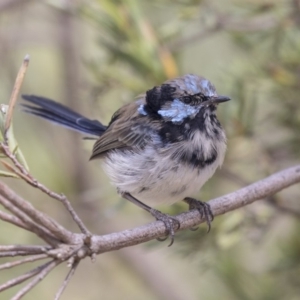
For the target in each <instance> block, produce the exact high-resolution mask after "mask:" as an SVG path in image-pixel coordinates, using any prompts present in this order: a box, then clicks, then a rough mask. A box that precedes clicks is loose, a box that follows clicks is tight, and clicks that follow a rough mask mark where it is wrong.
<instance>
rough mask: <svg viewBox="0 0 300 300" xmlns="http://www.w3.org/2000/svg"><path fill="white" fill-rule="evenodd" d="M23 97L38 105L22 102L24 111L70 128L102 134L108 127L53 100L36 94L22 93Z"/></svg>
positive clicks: (97, 134)
mask: <svg viewBox="0 0 300 300" xmlns="http://www.w3.org/2000/svg"><path fill="white" fill-rule="evenodd" d="M22 98H23V99H24V100H26V101H28V102H30V103H31V104H34V105H36V106H32V105H30V104H21V105H22V107H23V111H24V112H26V113H29V114H32V115H35V116H38V117H41V118H44V119H46V120H48V121H52V122H54V123H57V124H59V125H62V126H65V127H67V128H69V129H73V130H76V131H79V132H82V133H87V134H91V135H95V136H100V135H102V133H103V132H104V131H105V130H106V128H107V127H106V126H105V125H103V124H101V123H100V122H99V121H97V120H90V119H88V118H86V117H84V116H82V115H81V114H79V113H77V112H75V111H73V110H71V109H70V108H68V107H66V106H64V105H62V104H60V103H57V102H55V101H53V100H50V99H47V98H44V97H39V96H34V95H22Z"/></svg>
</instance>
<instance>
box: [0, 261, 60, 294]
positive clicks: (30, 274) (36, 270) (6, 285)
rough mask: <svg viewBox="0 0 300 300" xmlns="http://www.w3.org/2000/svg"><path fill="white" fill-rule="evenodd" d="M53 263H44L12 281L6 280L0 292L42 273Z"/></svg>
mask: <svg viewBox="0 0 300 300" xmlns="http://www.w3.org/2000/svg"><path fill="white" fill-rule="evenodd" d="M53 262H55V261H54V260H52V261H48V262H47V263H45V264H43V265H41V266H38V267H37V268H34V269H32V270H30V271H28V272H26V273H25V274H23V275H21V276H18V277H16V278H14V279H11V280H8V281H7V282H5V283H3V284H1V285H0V292H2V291H5V290H7V289H9V288H11V287H13V286H16V285H18V284H20V283H22V282H24V281H25V280H27V279H29V278H31V277H33V276H34V275H36V274H38V273H40V272H41V271H43V270H44V269H45V268H47V267H49V266H50V265H51V264H52V263H53Z"/></svg>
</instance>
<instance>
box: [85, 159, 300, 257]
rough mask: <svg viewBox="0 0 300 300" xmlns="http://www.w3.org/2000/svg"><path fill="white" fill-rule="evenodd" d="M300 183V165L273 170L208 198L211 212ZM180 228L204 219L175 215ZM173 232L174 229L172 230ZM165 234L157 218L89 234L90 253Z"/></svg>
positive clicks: (216, 213)
mask: <svg viewBox="0 0 300 300" xmlns="http://www.w3.org/2000/svg"><path fill="white" fill-rule="evenodd" d="M299 182H300V165H297V166H294V167H291V168H288V169H285V170H283V171H280V172H278V173H275V174H273V175H271V176H269V177H267V178H265V179H262V180H260V181H258V182H255V183H253V184H250V185H248V186H246V187H244V188H242V189H239V190H237V191H235V192H233V193H230V194H227V195H225V196H222V197H219V198H216V199H213V200H210V201H209V202H208V203H209V204H210V207H211V210H212V213H213V214H214V216H219V215H222V214H225V213H228V212H230V211H232V210H235V209H238V208H241V207H243V206H246V205H248V204H251V203H253V202H254V201H257V200H260V199H263V198H266V197H268V196H271V195H273V194H275V193H277V192H279V191H281V190H283V189H285V188H287V187H289V186H291V185H293V184H296V183H299ZM176 218H177V219H178V220H179V222H180V229H179V230H184V229H188V228H192V227H194V226H196V225H199V224H201V223H203V222H205V219H204V218H201V217H200V215H199V213H198V212H197V211H189V212H185V213H182V214H180V215H177V216H176ZM175 231H176V229H175ZM164 234H165V227H164V224H163V223H162V222H160V221H156V222H153V223H151V224H148V225H144V226H141V227H137V228H134V229H131V230H124V231H121V232H116V233H111V234H107V235H102V236H93V237H92V242H91V250H92V252H93V253H97V254H99V253H103V252H108V251H112V250H118V249H121V248H124V247H129V246H133V245H137V244H140V243H144V242H147V241H150V240H152V239H155V238H158V237H161V236H163V235H164Z"/></svg>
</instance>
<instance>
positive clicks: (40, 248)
mask: <svg viewBox="0 0 300 300" xmlns="http://www.w3.org/2000/svg"><path fill="white" fill-rule="evenodd" d="M50 249H52V247H50V246H40V245H5V246H3V245H0V253H1V252H5V251H26V252H28V253H31V254H37V253H41V252H45V251H47V250H50Z"/></svg>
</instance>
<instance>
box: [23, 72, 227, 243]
mask: <svg viewBox="0 0 300 300" xmlns="http://www.w3.org/2000/svg"><path fill="white" fill-rule="evenodd" d="M22 97H23V99H24V100H26V101H29V102H31V103H32V104H35V106H32V105H28V104H23V107H24V110H25V111H26V112H28V113H31V114H33V115H36V116H39V117H42V118H45V119H48V120H50V121H53V122H55V123H58V124H60V125H63V126H66V127H68V128H71V129H74V130H77V131H80V132H82V133H87V134H90V135H94V136H97V137H98V139H97V141H96V143H95V145H94V148H93V152H92V155H91V159H98V158H100V159H102V161H103V167H104V170H105V171H106V173H107V174H108V176H109V177H110V179H111V181H112V183H113V184H114V185H115V186H116V187H117V190H118V192H119V193H120V194H121V195H122V196H123V197H124V198H125V199H127V200H129V201H131V202H133V203H134V204H136V205H138V206H139V207H141V208H143V209H145V210H146V211H148V212H149V213H151V214H152V215H153V216H154V217H155V218H156V219H157V220H161V221H163V222H164V224H165V226H166V230H167V233H168V235H169V236H170V237H171V244H172V243H173V240H174V226H178V227H179V226H180V224H179V222H178V220H177V219H176V218H174V217H171V216H169V215H166V214H163V213H161V212H160V211H158V210H156V209H153V208H152V207H150V206H148V205H147V204H149V205H151V206H152V205H158V204H163V203H166V204H172V203H175V202H178V201H181V200H183V201H185V202H187V203H188V204H189V206H190V209H192V208H196V209H198V210H199V212H200V213H201V215H203V216H204V217H205V218H206V221H207V224H208V228H210V222H211V221H212V219H213V215H212V213H211V210H210V207H209V205H208V204H206V203H203V202H201V201H197V200H195V199H193V198H190V197H189V196H190V195H193V194H194V193H196V192H198V191H199V190H200V188H201V187H202V185H203V184H204V183H205V182H206V181H207V180H208V179H209V178H210V177H211V176H212V175H213V174H214V172H215V171H216V169H217V167H218V166H221V164H222V163H223V160H224V155H225V151H226V136H225V132H224V130H223V129H222V127H221V125H220V123H219V121H218V119H217V117H216V109H217V105H218V104H219V103H222V102H225V101H228V100H230V98H228V97H224V96H220V95H218V94H217V92H216V89H215V87H214V86H213V85H212V83H211V82H209V81H208V80H207V79H205V78H203V77H200V76H197V75H192V74H188V75H185V76H182V77H179V78H175V79H172V80H168V81H166V82H164V83H163V84H162V85H160V86H155V87H154V88H152V89H150V90H148V91H147V92H146V94H145V95H142V96H140V97H139V98H138V100H137V101H135V102H132V103H129V104H126V105H124V106H123V107H121V108H120V109H119V110H117V111H116V112H115V114H114V115H113V116H112V119H111V121H110V123H109V124H108V126H105V125H103V124H102V123H100V122H98V121H96V120H90V119H88V118H86V117H84V116H82V115H80V114H78V113H76V112H74V111H72V110H71V109H69V108H67V107H65V106H63V105H61V104H59V103H57V102H54V101H52V100H49V99H47V98H43V97H37V96H32V95H23V96H22ZM145 203H147V204H145ZM171 244H170V245H171Z"/></svg>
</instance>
